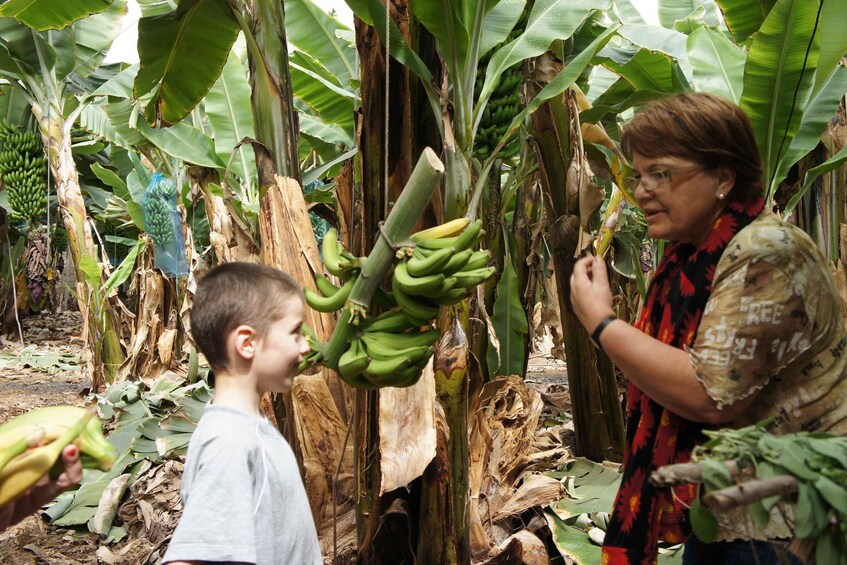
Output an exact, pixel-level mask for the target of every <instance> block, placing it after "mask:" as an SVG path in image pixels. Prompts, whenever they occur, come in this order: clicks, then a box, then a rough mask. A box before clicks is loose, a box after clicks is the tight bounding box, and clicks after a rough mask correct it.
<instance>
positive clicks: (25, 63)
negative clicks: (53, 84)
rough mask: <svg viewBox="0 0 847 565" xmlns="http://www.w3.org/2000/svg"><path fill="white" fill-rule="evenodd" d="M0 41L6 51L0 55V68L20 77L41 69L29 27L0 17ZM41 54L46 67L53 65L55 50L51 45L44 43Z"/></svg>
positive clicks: (54, 62)
mask: <svg viewBox="0 0 847 565" xmlns="http://www.w3.org/2000/svg"><path fill="white" fill-rule="evenodd" d="M0 41H2V43H0V45H2V46H3V47H4V51H5V52H6V53H3V55H2V56H0V70H2V71H4V72H6V73H8V74H11V75H12V76H16V77H21V76H23V75H28V74H32V73H34V72H35V71H36V69H38V70H40V69H41V64H40V62H39V60H38V50H37V49H36V47H35V39H34V38H33V33H32V30H31V29H29V28H28V27H26V26H25V25H22V24H20V23H18V22H17V21H16V20H13V19H12V18H0ZM42 56H43V61H44V65H45V67H46V68H47V69H50V68H53V67H54V66H55V64H56V51H55V49H53V47H52V46H50V45H49V44H45V45H44V46H43V49H42Z"/></svg>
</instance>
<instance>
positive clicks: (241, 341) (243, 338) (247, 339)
mask: <svg viewBox="0 0 847 565" xmlns="http://www.w3.org/2000/svg"><path fill="white" fill-rule="evenodd" d="M230 336H231V337H230V339H231V341H232V345H233V350H234V352H235V354H236V355H237V356H238V357H241V358H242V359H252V358H253V355H255V353H256V340H257V336H256V330H254V329H253V328H252V327H250V326H244V325H242V326H238V327H237V328H235V329H234V330H232V333H231V334H230Z"/></svg>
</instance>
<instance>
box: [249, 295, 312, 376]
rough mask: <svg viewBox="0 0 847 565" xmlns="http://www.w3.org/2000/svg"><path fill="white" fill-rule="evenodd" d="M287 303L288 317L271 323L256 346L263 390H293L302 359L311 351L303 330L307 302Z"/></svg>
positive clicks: (257, 371)
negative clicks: (292, 386)
mask: <svg viewBox="0 0 847 565" xmlns="http://www.w3.org/2000/svg"><path fill="white" fill-rule="evenodd" d="M285 306H286V307H285V312H286V314H285V316H283V317H282V318H280V319H279V320H277V321H276V322H274V323H273V324H271V325H270V327H269V328H268V332H267V334H265V335H264V336H263V337H262V338H260V339H259V341H258V343H257V345H256V353H255V357H254V358H253V369H254V370H255V372H256V375H257V377H258V384H259V387H260V388H261V389H262V392H287V391H289V390H291V385H292V383H293V382H294V376H295V375H297V373H298V371H299V365H300V362H301V361H302V360H303V356H304V355H305V354H306V353H308V352H309V344H308V343H306V339H305V338H304V337H303V334H302V332H301V331H300V330H301V328H302V327H303V317H304V315H305V310H304V306H303V301H302V300H298V299H296V298H294V299H290V300H288V301H287V304H286V305H285Z"/></svg>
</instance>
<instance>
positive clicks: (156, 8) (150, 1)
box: [136, 0, 178, 18]
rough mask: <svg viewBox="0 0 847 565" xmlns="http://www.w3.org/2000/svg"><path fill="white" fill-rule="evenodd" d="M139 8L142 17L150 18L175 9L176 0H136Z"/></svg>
mask: <svg viewBox="0 0 847 565" xmlns="http://www.w3.org/2000/svg"><path fill="white" fill-rule="evenodd" d="M136 1H137V2H138V6H139V8H141V17H142V18H152V17H153V16H161V15H164V14H170V13H171V12H173V11H174V10H176V7H177V3H178V0H136Z"/></svg>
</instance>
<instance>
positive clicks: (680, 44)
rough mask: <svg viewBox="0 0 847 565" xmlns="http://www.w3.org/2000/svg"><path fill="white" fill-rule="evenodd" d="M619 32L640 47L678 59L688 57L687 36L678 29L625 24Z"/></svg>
mask: <svg viewBox="0 0 847 565" xmlns="http://www.w3.org/2000/svg"><path fill="white" fill-rule="evenodd" d="M618 33H619V34H620V35H621V37H625V38H626V39H628V40H630V41H631V42H632V43H634V44H635V45H637V46H638V47H643V48H644V49H647V50H649V51H655V52H659V53H664V54H665V55H668V56H670V57H673V58H674V59H677V60H685V59H688V53H687V52H686V50H685V42H686V39H687V38H686V37H685V34H683V33H680V32H678V31H675V30H672V29H665V28H661V27H656V26H651V25H646V24H625V25H623V26H621V29H620V31H618Z"/></svg>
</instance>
